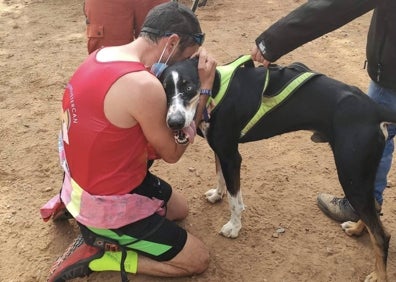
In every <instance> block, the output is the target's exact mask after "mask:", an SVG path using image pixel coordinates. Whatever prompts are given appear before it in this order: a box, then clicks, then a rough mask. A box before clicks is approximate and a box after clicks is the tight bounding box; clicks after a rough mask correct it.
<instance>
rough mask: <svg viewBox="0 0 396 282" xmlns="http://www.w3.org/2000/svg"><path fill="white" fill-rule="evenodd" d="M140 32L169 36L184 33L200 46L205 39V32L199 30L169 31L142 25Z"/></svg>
mask: <svg viewBox="0 0 396 282" xmlns="http://www.w3.org/2000/svg"><path fill="white" fill-rule="evenodd" d="M141 32H147V33H151V34H155V35H158V36H166V37H167V36H171V35H172V34H178V35H186V36H189V37H191V38H192V39H193V40H194V42H195V43H196V44H198V45H199V46H202V44H203V43H204V41H205V33H202V32H199V33H183V32H170V31H161V30H158V29H155V28H151V27H147V26H146V27H143V28H142V30H141Z"/></svg>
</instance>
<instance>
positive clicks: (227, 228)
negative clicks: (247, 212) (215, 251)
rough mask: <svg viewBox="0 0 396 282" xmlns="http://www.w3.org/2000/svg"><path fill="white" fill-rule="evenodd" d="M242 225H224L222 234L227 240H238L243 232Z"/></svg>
mask: <svg viewBox="0 0 396 282" xmlns="http://www.w3.org/2000/svg"><path fill="white" fill-rule="evenodd" d="M241 227H242V226H241V225H235V224H233V223H232V222H231V220H230V221H229V222H227V223H226V224H224V225H223V227H222V228H221V230H220V234H221V235H223V236H224V237H227V238H236V237H238V235H239V230H241Z"/></svg>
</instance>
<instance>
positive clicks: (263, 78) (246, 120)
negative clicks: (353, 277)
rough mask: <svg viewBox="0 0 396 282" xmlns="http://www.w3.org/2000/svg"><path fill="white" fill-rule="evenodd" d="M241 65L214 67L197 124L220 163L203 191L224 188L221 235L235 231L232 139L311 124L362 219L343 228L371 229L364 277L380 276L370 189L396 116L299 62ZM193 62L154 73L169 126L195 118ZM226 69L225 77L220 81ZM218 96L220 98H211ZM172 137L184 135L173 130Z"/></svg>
mask: <svg viewBox="0 0 396 282" xmlns="http://www.w3.org/2000/svg"><path fill="white" fill-rule="evenodd" d="M230 65H231V64H230ZM240 65H241V66H239V64H238V66H237V67H231V68H230V67H229V65H227V66H225V68H226V69H227V68H228V69H231V70H228V74H227V70H226V71H224V68H223V69H222V67H223V66H220V67H218V68H217V75H216V79H215V83H214V85H213V94H212V106H213V101H215V105H214V106H215V108H214V109H213V110H212V111H211V112H210V118H209V120H208V121H207V122H202V123H201V125H205V126H204V127H200V128H201V133H202V135H203V136H204V137H205V138H206V139H207V141H208V143H209V145H210V147H211V148H212V149H213V151H214V152H215V155H216V160H217V161H218V162H219V164H220V166H216V168H217V175H218V177H217V178H218V186H217V188H216V189H211V190H209V191H207V192H206V193H205V195H206V198H207V199H208V200H209V201H210V202H212V203H214V202H216V201H219V200H220V199H221V198H222V197H223V195H224V194H225V193H226V191H227V192H228V193H227V195H228V199H229V204H230V209H231V218H230V220H229V221H228V222H227V223H226V224H225V225H224V226H223V227H222V229H221V234H223V235H224V236H226V237H231V238H235V237H237V236H238V233H239V230H240V229H241V226H242V224H241V215H242V211H243V210H244V205H243V201H242V196H241V193H240V167H241V161H242V158H241V155H240V154H239V152H238V143H244V142H250V141H256V140H261V139H266V138H270V137H273V136H276V135H280V134H283V133H287V132H291V131H297V130H312V131H317V132H320V133H321V134H322V135H324V136H325V137H326V138H327V140H328V143H329V145H330V147H331V149H332V151H333V154H334V159H335V164H336V167H337V172H338V178H339V181H340V183H341V186H342V188H343V190H344V193H345V195H346V197H347V198H348V200H349V202H350V203H351V205H352V206H353V208H354V209H355V211H356V212H357V213H358V215H359V216H360V218H361V220H360V221H359V222H357V223H354V222H346V223H343V224H342V228H343V229H344V231H345V232H346V233H347V234H348V235H359V234H360V233H361V232H362V231H363V229H364V227H367V229H368V231H369V233H370V237H371V241H372V244H373V246H374V251H375V259H376V263H375V270H374V272H372V273H371V274H370V275H369V276H367V278H366V281H387V275H386V263H387V256H388V247H389V240H390V235H389V234H388V233H387V232H386V231H385V230H384V227H383V225H382V223H381V221H380V218H379V215H378V214H377V212H376V208H375V200H374V194H373V190H374V179H375V175H376V171H377V167H378V164H379V161H380V159H381V155H382V152H383V148H384V144H385V139H386V137H387V131H386V130H385V128H386V127H385V125H386V124H387V123H396V112H392V111H389V110H387V109H385V108H382V107H381V106H379V105H378V104H376V103H375V102H373V101H372V100H371V99H370V98H369V97H368V96H367V95H365V94H364V93H363V92H362V91H360V90H359V89H358V88H356V87H352V86H349V85H346V84H344V83H342V82H339V81H336V80H334V79H332V78H329V77H327V76H325V75H321V74H317V73H314V72H311V71H310V70H309V69H308V68H306V67H305V66H304V65H302V64H295V65H294V66H290V67H278V66H274V67H270V68H268V69H267V68H264V67H262V66H261V67H255V66H254V64H253V62H252V61H249V60H245V61H243V64H240ZM196 66H197V62H196V60H187V61H184V62H180V63H176V64H174V65H172V66H170V67H168V68H167V69H165V71H164V73H163V74H162V76H161V78H160V79H161V81H162V82H163V86H164V88H165V92H166V93H167V99H168V106H169V112H168V116H167V123H168V126H169V127H170V128H171V129H173V130H174V131H175V132H180V131H181V129H182V128H183V127H185V126H187V125H189V124H190V122H191V121H192V120H193V118H194V114H195V109H196V105H197V101H198V96H199V94H198V93H199V92H198V90H199V79H198V73H197V67H196ZM232 69H234V70H232ZM225 76H228V79H229V82H226V83H224V82H223V81H220V80H221V79H223V78H224V77H225ZM227 83H228V84H227ZM219 93H220V94H219ZM277 94H278V95H277ZM218 95H222V97H221V98H219V99H217V98H218V97H217V96H218ZM267 102H268V103H267ZM268 104H272V106H269V105H268ZM209 108H210V107H209ZM176 138H184V137H183V134H179V135H178V134H177V135H176Z"/></svg>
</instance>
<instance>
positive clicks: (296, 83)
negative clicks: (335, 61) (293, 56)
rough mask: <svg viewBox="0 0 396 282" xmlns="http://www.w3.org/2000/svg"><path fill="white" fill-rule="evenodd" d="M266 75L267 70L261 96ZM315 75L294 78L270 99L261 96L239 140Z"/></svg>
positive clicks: (305, 73)
mask: <svg viewBox="0 0 396 282" xmlns="http://www.w3.org/2000/svg"><path fill="white" fill-rule="evenodd" d="M268 74H269V70H267V77H266V81H265V84H264V89H263V94H264V92H265V90H266V88H267V85H268V80H269V79H268V77H269V76H268ZM315 75H317V73H314V72H304V73H302V74H300V75H298V76H297V77H296V78H294V79H293V80H292V81H291V82H289V84H288V85H286V87H284V88H283V90H282V91H281V92H280V93H279V94H277V95H275V96H271V97H266V96H263V97H262V100H261V104H260V106H259V108H258V110H257V112H256V114H255V115H254V116H253V117H252V118H251V119H250V121H249V122H248V123H247V124H246V126H245V127H244V128H243V129H242V131H241V135H240V138H242V137H244V136H245V135H246V133H248V132H249V130H251V129H252V128H253V127H254V126H255V125H256V124H257V122H259V120H260V119H261V118H262V117H263V116H265V115H266V114H267V113H268V112H269V111H270V110H272V109H274V108H275V107H277V106H278V105H279V104H280V103H281V102H283V101H284V100H285V99H286V98H287V97H288V96H290V94H292V93H294V92H295V91H296V90H297V89H298V88H299V87H300V86H301V85H303V84H304V83H305V82H306V81H308V80H309V79H310V78H312V77H313V76H315Z"/></svg>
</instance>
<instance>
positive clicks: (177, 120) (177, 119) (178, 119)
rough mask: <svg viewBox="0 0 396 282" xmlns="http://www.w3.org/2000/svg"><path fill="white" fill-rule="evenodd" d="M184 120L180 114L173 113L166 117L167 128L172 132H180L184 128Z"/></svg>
mask: <svg viewBox="0 0 396 282" xmlns="http://www.w3.org/2000/svg"><path fill="white" fill-rule="evenodd" d="M185 122H186V119H185V118H184V115H182V114H181V113H180V112H178V113H174V114H172V115H170V116H169V117H168V126H169V128H171V129H173V130H180V129H182V128H183V127H184V123H185Z"/></svg>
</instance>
